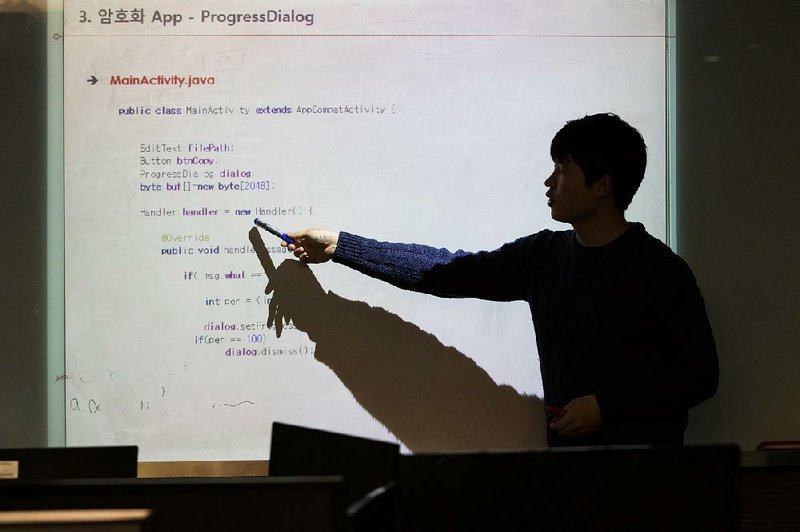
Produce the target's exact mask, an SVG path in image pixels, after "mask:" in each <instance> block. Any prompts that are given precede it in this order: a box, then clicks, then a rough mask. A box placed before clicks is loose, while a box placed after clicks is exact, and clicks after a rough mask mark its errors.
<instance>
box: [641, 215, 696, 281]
mask: <svg viewBox="0 0 800 532" xmlns="http://www.w3.org/2000/svg"><path fill="white" fill-rule="evenodd" d="M633 231H634V234H633V235H632V236H633V237H634V238H632V239H631V240H632V242H631V244H632V245H631V258H632V259H633V261H634V262H635V263H638V266H640V267H645V268H646V269H647V271H649V272H651V273H652V274H653V275H656V276H675V275H679V276H687V275H688V276H690V277H691V276H692V272H691V269H690V268H689V265H688V264H687V262H686V261H685V260H684V259H683V258H682V257H681V256H680V255H678V254H677V253H675V251H673V249H672V248H671V247H669V246H668V245H667V244H665V243H664V242H662V241H661V240H659V239H658V238H656V237H655V236H653V235H651V234H650V233H648V232H647V230H646V229H645V228H644V226H642V225H641V224H637V225H636V226H634V228H633Z"/></svg>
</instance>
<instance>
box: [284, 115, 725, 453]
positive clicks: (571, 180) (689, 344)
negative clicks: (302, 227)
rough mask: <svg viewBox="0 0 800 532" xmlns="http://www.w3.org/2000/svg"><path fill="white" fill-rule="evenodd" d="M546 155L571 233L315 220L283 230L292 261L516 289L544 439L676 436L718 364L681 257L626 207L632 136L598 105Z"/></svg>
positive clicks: (393, 278)
mask: <svg viewBox="0 0 800 532" xmlns="http://www.w3.org/2000/svg"><path fill="white" fill-rule="evenodd" d="M550 153H551V156H552V159H553V162H554V164H555V168H554V170H553V172H552V173H551V174H550V176H549V177H548V178H547V179H546V180H545V182H544V184H545V186H546V187H547V193H546V197H547V202H548V206H549V207H550V210H551V215H552V217H553V219H555V220H558V221H560V222H565V223H568V224H570V225H571V226H572V230H571V231H550V230H544V231H541V232H539V233H536V234H533V235H530V236H526V237H523V238H520V239H518V240H516V241H514V242H511V243H508V244H506V245H504V246H502V247H501V248H499V249H497V250H495V251H482V252H479V253H468V252H465V251H461V250H459V251H456V252H454V253H453V252H450V251H448V250H445V249H436V248H432V247H428V246H423V245H418V244H394V243H387V242H378V241H375V240H370V239H366V238H363V237H360V236H356V235H353V234H350V233H346V232H338V233H337V232H332V231H326V230H319V229H313V230H306V231H301V232H297V233H289V236H291V237H292V238H293V239H295V243H294V244H290V245H288V247H289V249H290V250H291V251H293V252H294V254H295V256H297V257H298V258H300V260H301V261H303V262H307V263H320V262H325V261H327V260H330V259H332V260H333V261H334V262H339V263H341V264H344V265H347V266H349V267H351V268H353V269H356V270H358V271H361V272H363V273H365V274H367V275H369V276H372V277H375V278H378V279H382V280H385V281H387V282H389V283H392V284H394V285H396V286H399V287H401V288H405V289H409V290H415V291H419V292H425V293H429V294H434V295H437V296H441V297H477V298H483V299H489V300H494V301H513V300H524V301H527V302H528V304H529V305H530V309H531V314H532V317H533V324H534V328H535V331H536V342H537V346H538V350H539V360H540V367H541V374H542V382H543V385H544V401H545V404H546V405H548V408H549V412H550V413H551V414H553V416H552V419H551V422H550V424H549V427H548V444H549V445H551V446H562V445H612V444H617V445H620V444H681V443H683V435H684V431H685V429H686V425H687V420H688V410H689V408H691V407H693V406H695V405H697V404H698V403H700V402H702V401H704V400H706V399H708V398H709V397H711V396H712V395H713V394H714V393H715V392H716V389H717V382H718V376H719V369H718V362H717V354H716V348H715V344H714V339H713V336H712V333H711V327H710V325H709V322H708V318H707V315H706V311H705V305H704V302H703V298H702V296H701V294H700V291H699V289H698V287H697V284H696V281H695V279H694V276H693V275H692V273H691V271H690V269H689V267H688V266H687V265H686V263H685V262H684V261H683V260H682V259H681V258H680V257H678V256H677V255H675V254H674V253H673V252H672V251H671V250H670V249H669V248H668V247H667V246H666V245H664V244H663V243H661V242H660V241H658V240H657V239H655V238H654V237H652V236H650V235H649V234H648V233H647V232H646V230H645V228H644V227H643V226H642V225H641V224H638V223H629V222H628V221H626V219H625V216H624V212H625V209H626V208H627V207H628V205H629V204H630V202H631V200H632V198H633V196H634V194H635V193H636V191H637V190H638V188H639V184H640V183H641V181H642V179H643V177H644V171H645V166H646V161H647V154H646V147H645V144H644V140H643V139H642V137H641V135H640V134H639V132H638V131H637V130H636V129H634V128H633V127H631V126H630V125H629V124H627V123H626V122H624V121H623V120H622V119H621V118H619V117H618V116H616V115H613V114H597V115H591V116H585V117H584V118H581V119H578V120H573V121H570V122H568V123H567V124H566V125H565V126H564V127H563V128H562V129H561V130H560V131H559V132H558V133H557V134H556V135H555V137H554V138H553V141H552V143H551V148H550Z"/></svg>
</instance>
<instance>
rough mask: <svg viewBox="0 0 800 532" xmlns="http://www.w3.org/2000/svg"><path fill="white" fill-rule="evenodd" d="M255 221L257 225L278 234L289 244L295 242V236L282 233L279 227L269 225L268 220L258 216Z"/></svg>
mask: <svg viewBox="0 0 800 532" xmlns="http://www.w3.org/2000/svg"><path fill="white" fill-rule="evenodd" d="M253 223H254V224H256V225H257V226H259V227H260V228H261V229H263V230H264V231H267V232H269V233H272V234H273V235H275V236H277V237H278V238H280V239H281V240H283V241H284V242H286V243H287V244H294V238H292V237H290V236H286V233H281V232H280V231H278V230H277V229H275V228H274V227H272V226H271V225H269V224H268V223H267V222H264V221H262V220H261V219H259V218H256V219H255V220H254V221H253Z"/></svg>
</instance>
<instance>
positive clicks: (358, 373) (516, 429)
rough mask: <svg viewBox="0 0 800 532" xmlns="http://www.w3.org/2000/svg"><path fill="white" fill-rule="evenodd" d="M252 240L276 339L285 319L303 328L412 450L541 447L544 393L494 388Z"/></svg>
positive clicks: (481, 375)
mask: <svg viewBox="0 0 800 532" xmlns="http://www.w3.org/2000/svg"><path fill="white" fill-rule="evenodd" d="M250 241H251V243H252V244H253V248H254V249H255V252H256V255H257V256H258V258H259V261H260V262H261V265H262V267H263V268H264V271H265V272H266V274H267V276H268V277H269V281H268V284H267V288H266V290H265V292H266V293H271V294H272V300H271V302H270V305H269V312H268V316H267V322H268V325H269V326H270V327H272V326H273V325H274V327H275V332H276V334H277V335H278V336H280V334H281V332H282V330H283V328H284V326H285V324H288V323H292V324H293V326H294V327H296V328H297V329H299V330H301V331H303V332H305V333H306V334H308V337H309V338H310V339H311V340H312V341H313V342H315V343H316V347H315V349H314V357H315V358H316V359H317V360H318V361H320V362H322V363H323V364H325V365H326V366H328V367H329V368H330V369H331V370H332V371H333V372H334V373H335V374H336V376H337V377H338V378H339V379H340V380H341V381H342V383H343V384H344V385H345V386H346V387H347V388H348V389H349V390H350V392H351V393H352V394H353V396H354V397H355V399H356V401H358V403H359V404H360V405H361V406H362V407H363V408H364V409H365V410H366V411H367V412H369V413H370V414H371V415H372V416H373V417H374V418H375V419H376V420H378V421H379V422H380V423H381V424H382V425H384V426H385V427H386V428H387V429H389V430H390V431H391V432H392V433H393V434H394V435H395V436H396V437H397V438H398V439H399V440H400V441H401V442H402V443H403V444H404V445H405V446H406V447H407V448H408V449H409V450H411V451H414V452H423V451H437V450H438V451H440V450H474V449H521V448H531V447H542V446H544V445H545V441H546V437H545V420H544V407H543V406H542V401H541V399H539V398H538V397H535V396H529V395H524V394H520V393H518V392H517V391H516V390H514V389H513V388H512V387H510V386H505V385H498V384H497V383H495V382H494V381H493V380H492V379H491V377H490V376H489V374H488V373H486V371H484V370H483V369H482V368H481V367H479V366H478V365H477V364H475V362H474V361H472V360H471V359H470V358H469V357H467V356H466V355H464V354H463V353H461V352H459V351H458V350H457V349H455V348H453V347H448V346H445V345H443V344H442V343H441V342H440V341H439V340H438V339H437V338H436V337H435V336H433V335H432V334H429V333H427V332H425V331H423V330H422V329H420V328H419V327H417V326H416V325H414V324H413V323H409V322H407V321H404V320H403V319H401V318H400V317H399V316H397V315H395V314H392V313H390V312H388V311H386V310H384V309H382V308H379V307H372V306H370V305H368V304H367V303H363V302H359V301H351V300H348V299H345V298H343V297H341V296H338V295H337V294H335V293H333V292H325V290H324V289H323V288H322V286H321V285H320V284H319V281H318V280H317V278H316V277H314V274H313V272H312V271H311V269H310V268H309V267H308V266H306V265H304V264H302V263H300V262H298V261H296V260H285V261H284V262H283V263H282V264H281V265H280V266H279V267H278V268H275V266H274V264H273V262H272V258H271V257H270V255H269V252H268V251H267V249H266V246H265V245H264V243H263V241H262V240H261V235H260V233H258V231H257V230H256V229H253V230H251V232H250Z"/></svg>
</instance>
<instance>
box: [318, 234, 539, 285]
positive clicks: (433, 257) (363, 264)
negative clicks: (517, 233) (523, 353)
mask: <svg viewBox="0 0 800 532" xmlns="http://www.w3.org/2000/svg"><path fill="white" fill-rule="evenodd" d="M541 234H542V233H537V234H536V235H532V236H529V237H523V238H520V239H518V240H516V241H514V242H511V243H509V244H505V245H504V246H502V247H501V248H499V249H497V250H494V251H481V252H478V253H471V252H467V251H464V250H457V251H455V252H451V251H449V250H447V249H443V248H435V247H432V246H426V245H421V244H398V243H390V242H379V241H377V240H372V239H368V238H364V237H361V236H357V235H354V234H351V233H347V232H344V231H343V232H341V233H340V234H339V241H338V244H337V247H336V252H335V253H334V255H333V260H334V262H338V263H340V264H343V265H346V266H348V267H350V268H353V269H354V270H357V271H359V272H361V273H364V274H366V275H369V276H370V277H374V278H376V279H380V280H382V281H386V282H388V283H390V284H392V285H394V286H397V287H399V288H403V289H406V290H413V291H415V292H423V293H427V294H432V295H436V296H439V297H464V298H466V297H474V298H480V299H489V300H493V301H514V300H521V299H525V298H526V296H527V294H528V293H529V286H528V284H529V280H530V279H531V278H532V274H533V277H535V270H536V263H537V259H536V257H537V256H540V255H541V254H540V253H537V252H536V251H537V247H541V245H542V243H541V242H540V241H542V240H543V239H544V238H543V237H541V236H540V235H541Z"/></svg>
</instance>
